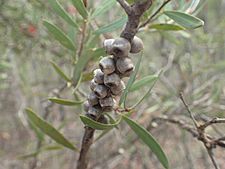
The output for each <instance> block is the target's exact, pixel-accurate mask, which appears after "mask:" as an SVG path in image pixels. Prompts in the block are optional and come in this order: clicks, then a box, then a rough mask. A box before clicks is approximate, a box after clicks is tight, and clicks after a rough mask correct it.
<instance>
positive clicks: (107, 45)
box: [103, 39, 115, 55]
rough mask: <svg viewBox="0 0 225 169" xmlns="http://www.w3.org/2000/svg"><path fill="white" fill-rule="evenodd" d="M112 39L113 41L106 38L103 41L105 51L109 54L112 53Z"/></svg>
mask: <svg viewBox="0 0 225 169" xmlns="http://www.w3.org/2000/svg"><path fill="white" fill-rule="evenodd" d="M114 41H115V39H106V40H105V41H104V42H103V47H104V48H105V51H106V53H107V54H109V55H112V54H113V52H112V48H113V45H112V44H113V42H114Z"/></svg>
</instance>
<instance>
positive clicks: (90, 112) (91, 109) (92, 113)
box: [87, 106, 102, 117]
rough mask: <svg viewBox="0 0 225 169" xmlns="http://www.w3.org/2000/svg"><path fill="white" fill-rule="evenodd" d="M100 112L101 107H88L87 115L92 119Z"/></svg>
mask: <svg viewBox="0 0 225 169" xmlns="http://www.w3.org/2000/svg"><path fill="white" fill-rule="evenodd" d="M101 112H102V109H101V107H99V106H90V107H89V109H88V112H87V114H88V115H90V116H93V117H97V116H98V115H99V114H100V113H101Z"/></svg>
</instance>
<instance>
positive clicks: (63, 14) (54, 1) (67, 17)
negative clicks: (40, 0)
mask: <svg viewBox="0 0 225 169" xmlns="http://www.w3.org/2000/svg"><path fill="white" fill-rule="evenodd" d="M48 1H49V4H50V5H51V7H52V8H53V9H54V11H55V12H56V13H57V14H58V15H59V16H60V17H61V18H63V19H64V20H65V21H66V22H67V23H68V24H70V25H72V26H74V27H78V25H77V23H76V22H75V21H74V19H72V17H71V16H70V15H69V14H68V13H67V12H66V11H65V10H64V8H63V7H62V6H61V5H60V3H59V2H58V1H57V0H48Z"/></svg>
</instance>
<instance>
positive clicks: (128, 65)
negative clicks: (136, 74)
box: [116, 57, 134, 77]
mask: <svg viewBox="0 0 225 169" xmlns="http://www.w3.org/2000/svg"><path fill="white" fill-rule="evenodd" d="M116 68H117V70H118V71H119V72H120V73H121V74H122V76H123V77H128V76H130V75H131V73H132V72H133V69H134V65H133V63H132V60H131V59H130V58H129V57H125V58H119V59H118V60H117V62H116Z"/></svg>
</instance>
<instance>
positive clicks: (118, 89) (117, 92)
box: [110, 80, 125, 96]
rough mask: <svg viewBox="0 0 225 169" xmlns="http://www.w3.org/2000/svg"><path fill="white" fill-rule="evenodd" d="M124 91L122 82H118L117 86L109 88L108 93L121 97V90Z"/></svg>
mask: <svg viewBox="0 0 225 169" xmlns="http://www.w3.org/2000/svg"><path fill="white" fill-rule="evenodd" d="M124 89H125V84H124V82H123V81H122V80H120V84H119V85H118V86H112V87H110V91H111V93H112V94H113V95H116V96H118V95H121V94H122V92H123V90H124Z"/></svg>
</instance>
